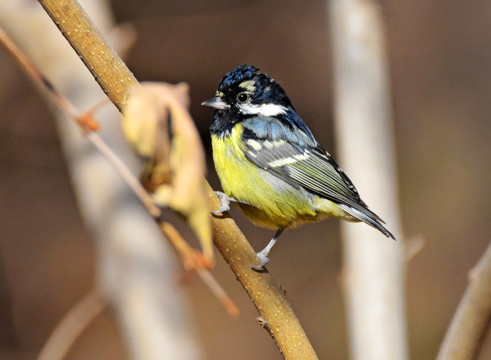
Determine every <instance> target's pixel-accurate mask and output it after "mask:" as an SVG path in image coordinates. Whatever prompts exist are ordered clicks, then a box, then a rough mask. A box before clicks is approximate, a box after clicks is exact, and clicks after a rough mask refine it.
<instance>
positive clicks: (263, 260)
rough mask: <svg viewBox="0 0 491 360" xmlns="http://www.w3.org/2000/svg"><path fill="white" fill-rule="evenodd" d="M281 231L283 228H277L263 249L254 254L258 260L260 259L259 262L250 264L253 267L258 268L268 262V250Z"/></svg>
mask: <svg viewBox="0 0 491 360" xmlns="http://www.w3.org/2000/svg"><path fill="white" fill-rule="evenodd" d="M282 232H283V229H278V231H276V234H274V236H273V238H272V239H271V240H270V242H269V243H268V245H266V247H265V248H264V249H262V250H261V251H260V252H258V253H257V254H256V255H257V257H258V259H259V261H261V263H260V264H259V265H256V266H252V268H253V269H260V268H263V267H264V266H266V264H267V263H268V262H269V258H268V255H269V252H270V251H271V249H272V248H273V246H274V244H275V243H276V240H278V238H279V237H280V235H281V233H282Z"/></svg>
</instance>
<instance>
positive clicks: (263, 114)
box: [202, 65, 395, 268]
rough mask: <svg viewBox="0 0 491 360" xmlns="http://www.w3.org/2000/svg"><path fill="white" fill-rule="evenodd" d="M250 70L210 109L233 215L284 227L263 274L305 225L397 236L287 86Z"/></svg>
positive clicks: (225, 199)
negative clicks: (323, 223) (319, 137)
mask: <svg viewBox="0 0 491 360" xmlns="http://www.w3.org/2000/svg"><path fill="white" fill-rule="evenodd" d="M258 70H259V69H257V68H255V67H254V66H250V65H241V66H238V67H237V68H235V69H234V70H232V71H231V72H229V73H228V74H226V75H225V76H224V77H223V79H222V81H221V82H220V85H219V86H218V90H217V92H216V94H215V97H214V98H212V99H209V100H206V101H204V102H203V103H202V105H206V106H211V107H213V108H215V109H216V110H215V113H214V115H213V120H212V123H211V127H210V132H211V138H212V147H213V160H214V162H215V168H216V171H217V174H218V177H219V178H220V182H221V184H222V188H223V191H224V192H225V193H220V192H217V195H218V196H219V198H220V200H221V202H222V206H221V208H220V209H219V210H218V211H216V213H221V212H224V211H227V210H229V208H230V207H229V204H230V202H231V201H232V202H236V203H237V204H238V206H239V207H240V208H241V209H242V210H243V211H244V213H245V214H246V216H247V217H248V218H249V219H250V220H251V221H252V222H253V223H254V224H256V225H259V226H263V227H267V228H273V229H276V230H277V231H276V234H275V235H274V237H273V239H272V240H271V241H270V242H269V244H268V245H267V246H266V247H265V248H264V249H263V250H262V251H260V252H259V253H258V254H257V256H258V258H259V260H260V262H261V263H260V265H258V266H255V267H254V268H260V267H263V266H264V265H266V264H267V263H268V261H269V259H268V254H269V251H270V250H271V248H272V247H273V245H274V244H275V242H276V240H277V239H278V237H279V236H280V235H281V233H282V232H283V231H284V230H285V229H288V228H292V227H294V226H296V225H298V224H302V223H305V222H312V221H319V220H322V219H325V218H328V217H337V218H340V219H343V220H348V221H355V222H356V221H363V222H365V223H366V224H368V225H370V226H373V227H374V228H376V229H377V230H379V231H381V232H382V233H383V234H384V235H385V236H387V237H390V238H393V239H395V238H394V235H392V234H391V233H390V232H389V231H388V230H387V229H386V228H385V227H384V226H383V225H382V224H384V221H383V220H382V219H381V218H380V217H378V216H377V215H376V214H375V213H373V212H372V211H371V210H369V209H368V207H367V205H366V204H365V203H364V202H363V201H362V200H361V199H360V195H359V194H358V191H357V190H356V188H355V186H354V185H353V183H352V182H351V180H350V179H349V178H348V176H346V174H345V173H344V172H343V171H342V170H341V168H340V167H339V166H338V164H337V163H336V162H335V161H334V159H333V158H332V156H331V155H329V153H328V152H327V151H326V150H324V149H323V148H322V147H321V146H320V145H319V144H318V143H317V141H316V140H315V139H314V136H313V135H312V133H311V132H310V130H309V128H308V127H307V126H306V125H305V124H304V122H303V121H302V119H301V118H300V117H299V116H298V114H297V113H296V111H295V109H294V108H293V105H292V103H291V102H290V99H289V98H288V96H287V95H286V93H285V91H284V90H283V88H282V87H281V86H280V85H279V84H278V83H277V82H276V81H275V80H273V79H272V78H271V77H270V76H268V75H266V74H264V73H260V72H258Z"/></svg>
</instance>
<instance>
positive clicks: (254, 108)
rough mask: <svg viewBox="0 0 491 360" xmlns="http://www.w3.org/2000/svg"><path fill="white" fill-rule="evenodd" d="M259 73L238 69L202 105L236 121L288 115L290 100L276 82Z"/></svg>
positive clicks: (227, 76) (241, 67)
mask: <svg viewBox="0 0 491 360" xmlns="http://www.w3.org/2000/svg"><path fill="white" fill-rule="evenodd" d="M258 70H259V69H258V68H256V67H254V66H251V65H240V66H237V67H236V68H235V69H234V70H232V71H231V72H229V73H228V74H226V75H225V76H224V77H223V79H222V81H221V82H220V85H219V86H218V90H217V92H216V94H215V97H214V98H212V99H210V100H206V101H204V102H203V103H202V105H206V106H211V107H213V108H215V109H217V110H218V112H220V113H223V115H224V116H226V115H228V116H229V117H233V119H234V120H235V122H237V121H240V120H239V119H240V118H247V117H250V116H277V115H282V114H285V113H286V112H287V111H288V109H289V108H291V107H292V105H291V102H290V99H289V98H288V96H287V95H286V93H285V91H284V90H283V88H282V87H281V86H280V85H278V83H277V82H276V81H274V80H273V79H272V78H271V77H270V76H269V75H266V74H263V73H260V72H258ZM225 113H226V114H225Z"/></svg>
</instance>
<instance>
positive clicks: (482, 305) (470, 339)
mask: <svg viewBox="0 0 491 360" xmlns="http://www.w3.org/2000/svg"><path fill="white" fill-rule="evenodd" d="M469 278H470V280H469V286H468V287H467V290H466V291H465V294H464V296H463V298H462V300H461V302H460V304H459V307H458V308H457V311H456V313H455V315H454V318H453V320H452V323H451V324H450V327H449V329H448V332H447V335H446V336H445V339H444V341H443V343H442V345H441V348H440V352H439V354H438V358H437V360H471V359H475V358H477V355H478V353H479V345H480V342H481V339H482V338H483V335H484V334H485V332H486V329H489V327H490V323H491V244H490V245H489V246H488V248H487V249H486V252H485V253H484V255H483V256H482V258H481V260H479V263H478V264H477V265H476V267H475V268H474V269H473V270H472V271H471V274H470V276H469Z"/></svg>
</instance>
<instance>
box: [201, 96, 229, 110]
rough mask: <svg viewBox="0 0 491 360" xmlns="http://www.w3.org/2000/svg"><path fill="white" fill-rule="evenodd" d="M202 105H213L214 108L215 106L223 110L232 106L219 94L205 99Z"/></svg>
mask: <svg viewBox="0 0 491 360" xmlns="http://www.w3.org/2000/svg"><path fill="white" fill-rule="evenodd" d="M201 105H204V106H209V107H212V108H215V109H218V110H223V109H226V108H228V107H230V105H228V104H227V103H226V102H225V101H223V99H222V98H221V97H218V96H217V97H214V98H211V99H208V100H205V101H203V102H202V103H201Z"/></svg>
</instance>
